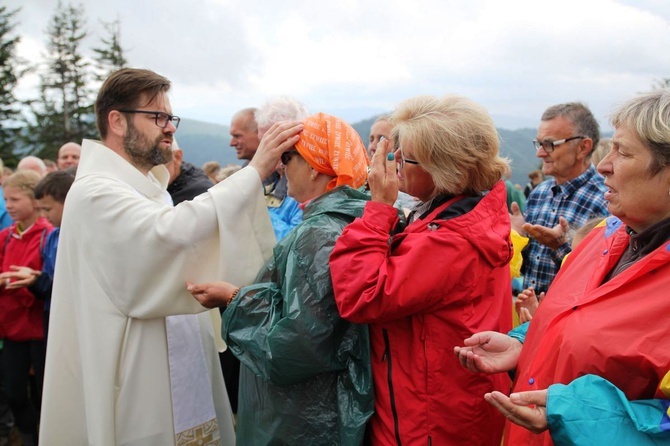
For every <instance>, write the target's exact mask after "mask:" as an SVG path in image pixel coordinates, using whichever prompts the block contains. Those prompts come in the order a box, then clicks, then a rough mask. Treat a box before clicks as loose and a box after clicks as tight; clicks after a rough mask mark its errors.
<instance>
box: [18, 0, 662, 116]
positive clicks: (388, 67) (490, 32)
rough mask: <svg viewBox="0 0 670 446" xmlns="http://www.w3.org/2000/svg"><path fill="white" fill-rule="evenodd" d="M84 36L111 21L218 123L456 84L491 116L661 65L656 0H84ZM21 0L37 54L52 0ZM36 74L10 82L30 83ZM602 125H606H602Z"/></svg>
mask: <svg viewBox="0 0 670 446" xmlns="http://www.w3.org/2000/svg"><path fill="white" fill-rule="evenodd" d="M5 3H7V2H5ZM74 4H83V6H84V8H85V11H86V17H87V23H88V29H89V37H88V38H87V45H88V46H97V45H98V44H99V39H100V37H101V36H104V35H105V33H104V32H102V30H101V29H100V25H99V24H100V20H105V21H111V20H115V19H117V18H118V19H119V20H120V22H121V40H122V45H123V47H124V48H125V49H126V56H127V59H128V60H129V62H130V65H131V66H134V67H142V68H149V69H152V70H154V71H156V72H158V73H160V74H162V75H164V76H166V77H168V78H169V79H170V80H171V81H172V82H173V89H172V92H171V95H170V96H171V101H172V108H173V112H174V113H175V114H178V115H179V116H181V117H185V118H192V119H199V120H203V121H208V122H214V123H221V124H228V123H229V121H230V118H231V116H232V114H233V113H234V112H235V111H237V110H239V109H241V108H244V107H249V106H257V105H260V104H262V103H263V101H264V100H265V99H267V98H268V97H270V96H273V95H290V96H293V97H295V98H297V99H299V100H301V101H302V102H304V103H305V104H306V105H307V106H308V108H309V109H310V110H311V111H313V112H317V111H326V112H329V113H332V114H335V115H338V116H340V117H343V118H345V119H348V120H349V121H351V122H355V121H358V120H361V119H364V118H367V117H370V116H372V115H375V114H378V113H381V112H385V111H390V110H392V109H393V108H394V106H395V104H397V103H398V102H400V101H401V100H403V99H405V98H408V97H411V96H414V95H417V94H431V95H438V96H440V95H444V94H447V93H456V94H461V95H464V96H467V97H470V98H472V99H474V100H476V101H478V102H480V103H481V104H483V105H484V106H486V107H487V108H488V110H489V112H490V113H491V114H492V115H493V117H494V119H495V121H496V123H497V125H498V126H500V127H505V128H510V129H514V128H519V127H535V126H536V125H537V122H538V120H539V116H540V115H541V113H542V111H543V110H544V109H545V108H546V107H548V106H550V105H553V104H556V103H559V102H567V101H574V100H580V101H584V102H586V103H587V104H588V105H589V106H590V107H591V109H592V110H593V112H594V114H595V115H596V117H597V118H598V119H599V120H600V121H601V124H603V125H604V126H606V125H607V115H608V113H609V112H610V111H611V109H612V107H613V105H615V104H617V103H619V102H621V101H623V100H626V99H627V98H629V97H630V96H632V95H634V94H635V93H637V92H641V91H645V90H648V89H650V88H651V86H652V84H653V83H654V82H655V81H657V80H659V79H661V78H664V77H669V78H670V26H669V25H670V2H669V1H667V0H618V1H614V0H576V1H575V0H563V1H560V2H556V1H544V0H529V1H521V0H519V1H517V0H508V1H501V0H491V1H488V0H462V1H456V0H384V1H381V0H336V1H323V0H311V1H307V0H282V1H276V0H189V1H185V0H114V1H105V2H101V1H98V0H84V1H83V2H80V3H78V2H75V3H74ZM8 5H9V7H10V8H16V7H19V6H20V7H21V11H20V13H19V14H18V16H17V20H18V21H19V25H18V26H17V32H18V33H19V34H20V35H21V37H22V42H21V44H20V47H19V49H20V54H21V55H22V56H23V57H25V58H27V59H30V60H31V61H33V62H38V61H39V60H40V59H41V55H42V54H43V53H44V45H45V42H46V34H45V30H46V28H47V26H48V23H49V21H50V18H51V17H52V16H53V14H54V11H55V7H56V1H55V0H9V2H8ZM36 84H37V81H36V79H35V77H32V78H28V79H25V80H24V81H22V83H21V88H20V95H21V96H22V97H27V96H30V95H34V94H35V93H34V87H35V86H36ZM606 128H607V127H606Z"/></svg>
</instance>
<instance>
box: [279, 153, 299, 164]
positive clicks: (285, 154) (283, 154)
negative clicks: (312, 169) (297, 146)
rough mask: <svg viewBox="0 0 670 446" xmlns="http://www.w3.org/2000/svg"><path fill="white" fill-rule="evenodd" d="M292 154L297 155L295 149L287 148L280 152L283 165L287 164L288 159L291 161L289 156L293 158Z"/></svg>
mask: <svg viewBox="0 0 670 446" xmlns="http://www.w3.org/2000/svg"><path fill="white" fill-rule="evenodd" d="M293 155H298V151H297V150H287V151H286V152H284V153H282V154H281V163H282V164H283V165H287V164H288V162H289V161H291V158H293Z"/></svg>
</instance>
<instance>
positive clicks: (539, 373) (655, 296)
mask: <svg viewBox="0 0 670 446" xmlns="http://www.w3.org/2000/svg"><path fill="white" fill-rule="evenodd" d="M629 239H630V238H629V236H628V234H627V233H626V231H625V227H624V225H623V224H621V221H620V220H618V219H617V218H615V217H610V218H608V219H607V225H606V226H604V227H601V228H596V229H594V230H593V231H592V232H591V234H589V236H588V238H587V239H586V240H584V241H583V242H582V243H580V245H579V246H578V247H577V249H576V250H575V251H574V252H573V253H572V254H570V256H569V257H568V260H567V261H566V264H565V265H563V267H562V268H561V270H560V271H559V273H558V275H557V276H556V278H555V279H554V281H553V283H552V284H551V287H550V288H549V292H548V293H547V296H546V297H545V298H544V300H543V301H542V304H541V305H540V306H539V308H538V310H537V312H536V313H535V316H534V317H533V321H532V322H531V324H530V328H529V329H528V334H527V336H526V341H525V343H524V346H523V350H522V351H521V356H520V357H519V363H518V366H517V380H516V383H515V387H514V391H525V390H541V389H546V388H547V387H549V386H550V385H551V384H556V383H561V384H569V383H570V382H572V381H573V380H575V379H577V378H579V377H580V376H583V375H586V374H593V375H598V376H600V377H602V378H605V379H607V380H608V381H610V382H611V383H612V384H614V385H615V386H617V387H618V388H619V389H621V391H623V392H624V393H625V394H626V397H627V398H628V399H629V400H640V399H650V398H666V397H665V396H664V395H663V394H662V393H661V392H660V391H659V385H660V383H661V380H662V379H663V377H664V376H665V375H666V373H668V370H670V348H668V339H670V324H669V323H668V320H667V319H666V317H667V315H668V314H670V299H669V298H668V295H669V293H670V243H669V242H666V243H664V244H663V245H661V247H659V248H657V249H656V250H655V251H653V252H651V253H649V254H648V255H646V256H645V257H643V258H642V259H640V260H638V261H637V262H636V263H634V264H633V265H632V266H630V267H629V268H628V269H626V270H624V271H623V272H622V273H620V274H619V275H617V276H616V277H614V278H613V279H611V280H610V281H608V282H607V283H605V284H604V285H602V286H601V285H600V284H601V283H602V281H603V279H604V278H605V275H607V273H608V272H609V271H610V270H611V269H612V268H613V267H614V266H615V265H616V263H617V261H618V260H619V258H620V257H621V255H622V254H623V253H624V251H625V250H626V248H627V246H628V241H629ZM547 404H548V405H549V406H550V405H551V400H549V401H548V402H547ZM659 421H660V420H659ZM505 444H509V445H515V446H516V445H552V444H553V443H552V441H551V437H550V434H549V432H548V431H547V432H545V433H543V434H540V435H536V434H532V433H531V432H530V431H528V430H526V429H524V428H522V427H519V426H517V425H515V424H511V423H509V426H508V428H507V431H506V441H505Z"/></svg>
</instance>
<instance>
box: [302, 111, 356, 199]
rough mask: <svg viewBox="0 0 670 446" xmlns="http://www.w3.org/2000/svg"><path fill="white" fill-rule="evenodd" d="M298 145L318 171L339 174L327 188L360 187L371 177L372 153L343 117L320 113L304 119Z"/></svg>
mask: <svg viewBox="0 0 670 446" xmlns="http://www.w3.org/2000/svg"><path fill="white" fill-rule="evenodd" d="M303 125H304V130H303V131H302V133H301V134H300V140H299V141H298V142H297V143H296V145H295V148H296V150H297V151H298V153H300V156H302V157H303V158H304V159H305V161H307V163H308V164H309V165H310V166H311V167H312V168H313V169H315V170H316V171H317V172H320V173H323V174H325V175H329V176H332V177H335V178H334V179H333V180H332V181H331V182H330V183H328V187H327V190H331V189H334V188H336V187H338V186H344V185H347V186H351V187H353V188H358V187H360V186H362V185H363V184H365V180H366V178H367V167H368V164H369V160H368V155H367V152H366V150H365V146H364V145H363V142H362V141H361V137H360V136H359V135H358V133H357V132H356V130H354V128H353V127H351V126H350V125H349V124H347V123H346V122H345V121H343V120H342V119H339V118H336V117H334V116H331V115H327V114H325V113H317V114H316V115H313V116H310V117H308V118H306V119H305V120H304V121H303Z"/></svg>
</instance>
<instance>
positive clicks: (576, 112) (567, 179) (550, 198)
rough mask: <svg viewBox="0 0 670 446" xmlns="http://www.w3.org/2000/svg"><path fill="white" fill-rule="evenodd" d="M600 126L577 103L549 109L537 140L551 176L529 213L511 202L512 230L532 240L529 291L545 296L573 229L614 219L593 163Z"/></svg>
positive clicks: (534, 195)
mask: <svg viewBox="0 0 670 446" xmlns="http://www.w3.org/2000/svg"><path fill="white" fill-rule="evenodd" d="M599 139H600V128H599V126H598V122H597V121H596V119H595V118H594V117H593V114H592V113H591V111H590V110H589V109H588V108H587V107H586V106H585V105H584V104H581V103H578V102H570V103H565V104H558V105H554V106H552V107H549V108H548V109H547V110H546V111H545V112H544V114H543V115H542V119H541V122H540V126H539V128H538V132H537V138H536V139H535V140H534V141H533V145H534V146H535V150H536V156H537V157H538V158H540V159H541V160H542V173H544V174H545V175H546V176H551V177H552V178H550V179H548V180H547V181H544V182H543V183H541V184H540V185H538V186H537V187H536V188H535V189H533V191H532V192H531V193H530V195H529V197H528V201H527V203H526V212H525V214H522V213H521V211H520V210H519V207H518V205H516V204H512V209H513V212H512V227H513V228H514V229H515V230H517V232H519V233H520V234H521V235H525V236H527V237H530V242H529V243H528V245H527V247H526V249H525V250H524V256H523V257H524V260H523V273H524V287H525V288H533V289H534V290H535V292H536V293H537V294H538V295H539V293H542V292H546V291H547V289H548V288H549V285H550V284H551V281H552V280H553V279H554V276H555V275H556V273H557V272H558V268H559V267H560V265H561V262H562V260H563V257H565V255H566V254H567V253H569V252H570V251H571V248H570V240H569V237H568V234H569V229H570V227H571V226H572V228H573V229H577V228H579V227H580V226H582V225H583V224H584V223H586V222H587V221H588V220H590V219H592V218H594V217H598V216H606V215H609V212H608V211H607V202H606V201H605V199H604V194H605V185H604V180H603V178H602V177H601V176H600V175H599V174H598V173H597V172H596V170H595V167H594V166H593V165H592V164H591V153H592V152H593V149H594V148H595V146H596V145H597V144H598V140H599Z"/></svg>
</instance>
